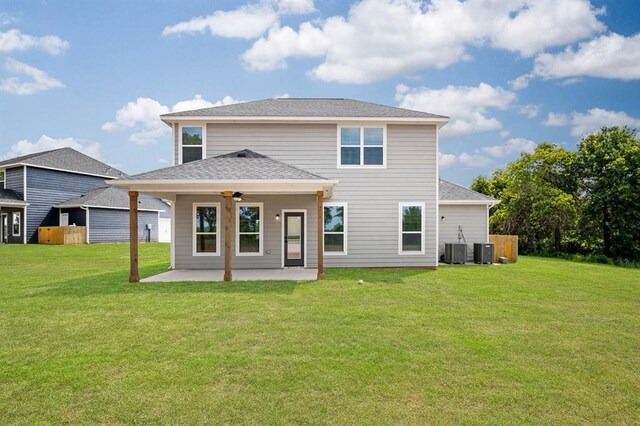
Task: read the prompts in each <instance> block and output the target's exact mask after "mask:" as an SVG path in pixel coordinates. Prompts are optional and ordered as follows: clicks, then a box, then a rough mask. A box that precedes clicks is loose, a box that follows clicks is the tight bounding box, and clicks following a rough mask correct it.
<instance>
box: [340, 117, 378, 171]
mask: <svg viewBox="0 0 640 426" xmlns="http://www.w3.org/2000/svg"><path fill="white" fill-rule="evenodd" d="M338 129H339V132H338V137H339V141H338V143H339V150H338V165H339V166H340V167H384V166H385V165H386V161H385V157H386V152H385V151H386V149H385V148H386V129H385V128H384V127H339V128H338Z"/></svg>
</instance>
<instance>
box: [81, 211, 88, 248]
mask: <svg viewBox="0 0 640 426" xmlns="http://www.w3.org/2000/svg"><path fill="white" fill-rule="evenodd" d="M80 208H81V209H82V210H84V211H85V212H87V214H86V220H85V222H86V223H85V227H86V228H87V244H89V207H82V206H80Z"/></svg>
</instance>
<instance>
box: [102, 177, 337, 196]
mask: <svg viewBox="0 0 640 426" xmlns="http://www.w3.org/2000/svg"><path fill="white" fill-rule="evenodd" d="M338 182H339V181H338V180H324V181H318V180H312V179H273V180H261V179H257V180H248V179H247V180H117V181H113V182H109V184H110V185H112V186H116V187H123V188H128V189H129V190H131V191H139V192H185V193H193V194H196V193H202V194H211V193H218V192H222V191H232V190H233V191H239V192H250V193H254V194H255V193H262V194H269V193H283V194H287V193H289V194H296V193H298V194H304V193H313V192H316V191H331V190H333V187H334V186H336V185H337V184H338Z"/></svg>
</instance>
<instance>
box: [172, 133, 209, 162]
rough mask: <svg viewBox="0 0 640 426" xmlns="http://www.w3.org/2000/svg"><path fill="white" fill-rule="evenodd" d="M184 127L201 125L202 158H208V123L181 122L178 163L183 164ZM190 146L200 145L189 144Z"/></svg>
mask: <svg viewBox="0 0 640 426" xmlns="http://www.w3.org/2000/svg"><path fill="white" fill-rule="evenodd" d="M183 127H200V128H201V129H202V159H203V160H204V159H205V158H207V125H206V124H204V123H193V124H190V123H189V124H184V125H182V124H180V125H179V126H178V164H182V128H183ZM187 146H188V147H196V146H198V145H187Z"/></svg>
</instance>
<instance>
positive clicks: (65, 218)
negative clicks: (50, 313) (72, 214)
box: [60, 213, 69, 226]
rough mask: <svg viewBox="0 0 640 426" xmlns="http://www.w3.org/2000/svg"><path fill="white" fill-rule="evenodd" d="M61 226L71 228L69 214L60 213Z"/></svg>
mask: <svg viewBox="0 0 640 426" xmlns="http://www.w3.org/2000/svg"><path fill="white" fill-rule="evenodd" d="M60 226H69V213H60Z"/></svg>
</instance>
